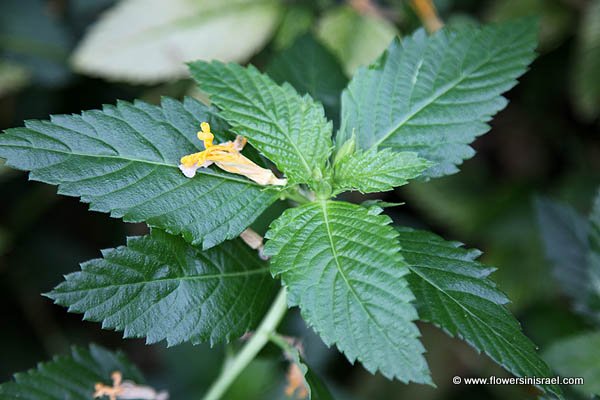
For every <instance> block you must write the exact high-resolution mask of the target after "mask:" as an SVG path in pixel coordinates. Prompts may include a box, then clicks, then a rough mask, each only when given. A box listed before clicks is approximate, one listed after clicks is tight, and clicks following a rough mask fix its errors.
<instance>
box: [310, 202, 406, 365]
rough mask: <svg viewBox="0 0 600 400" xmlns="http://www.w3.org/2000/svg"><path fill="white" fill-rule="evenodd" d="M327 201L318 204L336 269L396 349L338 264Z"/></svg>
mask: <svg viewBox="0 0 600 400" xmlns="http://www.w3.org/2000/svg"><path fill="white" fill-rule="evenodd" d="M327 203H328V202H327V200H322V201H320V206H321V211H322V212H323V219H324V221H323V222H324V223H325V227H326V230H327V237H328V239H329V244H330V246H331V254H332V255H333V259H334V261H335V265H336V267H337V270H338V272H339V273H340V275H341V277H342V279H344V282H345V283H346V286H347V287H348V289H349V290H350V293H352V295H353V296H354V298H355V299H356V301H357V302H358V304H359V305H360V307H361V308H362V309H363V311H364V312H365V314H367V316H368V317H369V319H370V320H371V321H372V322H373V324H374V325H375V327H376V328H377V330H378V331H379V332H380V333H381V334H382V335H383V337H385V338H386V340H387V341H388V343H390V344H391V345H392V347H393V348H395V349H397V348H398V346H396V344H395V343H394V342H393V341H392V340H391V338H390V337H389V336H388V335H387V333H386V332H385V331H384V330H383V328H382V327H381V325H380V324H379V322H377V320H376V319H375V317H374V316H373V314H372V313H371V312H370V311H369V310H368V309H367V308H366V307H365V305H364V304H363V301H362V300H361V298H360V297H359V296H358V293H356V291H355V290H354V286H352V284H351V283H350V281H349V280H348V277H347V276H346V274H345V273H344V270H343V269H342V266H341V264H340V260H339V258H338V254H337V249H336V247H335V243H334V241H333V234H332V233H331V226H330V224H329V216H328V213H327ZM400 354H402V355H404V353H403V352H400ZM405 360H407V361H409V362H410V360H408V359H407V358H406V357H405Z"/></svg>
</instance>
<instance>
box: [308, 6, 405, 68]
mask: <svg viewBox="0 0 600 400" xmlns="http://www.w3.org/2000/svg"><path fill="white" fill-rule="evenodd" d="M396 33H397V32H396V28H395V27H394V25H393V24H391V23H390V22H388V21H387V20H386V19H384V18H381V17H378V16H375V15H371V14H367V13H365V14H361V13H358V12H357V11H356V10H354V9H353V8H352V7H349V6H341V7H337V8H334V9H332V10H330V11H328V12H327V13H325V14H324V15H323V18H322V19H321V20H320V21H319V24H318V26H317V34H318V37H319V39H321V40H322V41H323V43H325V45H327V47H329V49H331V51H332V52H333V53H334V54H335V55H336V56H337V57H338V58H339V60H340V61H341V62H342V64H343V65H344V70H345V71H346V73H347V74H348V75H349V76H350V75H352V74H354V72H355V71H356V69H357V68H358V67H360V66H361V65H369V64H371V63H372V62H373V61H375V59H376V58H377V57H378V56H379V54H381V52H382V51H384V50H385V48H386V47H387V45H388V43H390V40H392V39H393V38H394V36H396Z"/></svg>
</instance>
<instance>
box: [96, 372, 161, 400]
mask: <svg viewBox="0 0 600 400" xmlns="http://www.w3.org/2000/svg"><path fill="white" fill-rule="evenodd" d="M111 378H112V381H113V385H112V386H108V385H105V384H103V383H96V385H95V386H94V389H95V391H94V398H95V399H97V398H100V397H104V396H107V397H108V398H109V399H110V400H119V399H122V400H125V399H138V400H168V399H169V394H168V393H167V392H157V391H156V390H154V389H153V388H151V387H150V386H141V385H137V384H135V383H134V382H131V381H123V375H122V374H121V372H119V371H115V372H113V373H112V374H111Z"/></svg>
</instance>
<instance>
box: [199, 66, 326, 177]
mask: <svg viewBox="0 0 600 400" xmlns="http://www.w3.org/2000/svg"><path fill="white" fill-rule="evenodd" d="M190 70H191V73H192V77H193V78H194V79H195V80H196V81H197V82H198V84H199V85H200V89H201V90H202V91H204V92H206V93H207V94H208V95H209V96H210V100H211V102H212V104H214V105H216V106H217V107H219V108H220V109H221V110H222V111H221V113H220V114H219V115H220V116H221V117H223V118H224V119H225V120H226V121H227V122H229V123H230V124H231V125H232V128H233V131H234V132H236V133H238V134H240V135H243V136H245V137H247V138H248V141H249V142H250V143H251V144H252V145H253V146H254V147H255V148H257V149H258V150H259V151H260V152H262V153H263V154H264V155H265V156H266V157H267V158H269V159H270V160H271V161H273V162H274V163H275V165H276V166H277V168H279V170H280V171H282V172H284V173H285V174H286V175H287V177H288V178H289V180H290V181H291V182H293V183H314V182H319V181H320V180H321V179H322V176H323V171H324V170H325V165H326V163H327V160H328V158H329V155H330V154H331V148H332V144H331V132H332V125H331V122H328V121H327V120H326V118H325V114H324V111H323V106H322V105H321V104H320V103H318V102H316V101H314V100H313V99H312V98H311V97H310V96H308V95H305V96H300V95H299V94H298V93H297V92H296V91H295V90H294V88H293V87H292V86H290V85H289V84H287V83H284V84H283V85H281V86H279V85H277V84H276V83H275V82H273V80H271V78H269V77H268V76H267V75H264V74H261V73H260V72H259V71H258V70H257V69H256V68H254V67H253V66H249V67H248V68H244V67H241V66H239V65H237V64H223V63H220V62H212V63H206V62H202V61H196V62H193V63H191V64H190Z"/></svg>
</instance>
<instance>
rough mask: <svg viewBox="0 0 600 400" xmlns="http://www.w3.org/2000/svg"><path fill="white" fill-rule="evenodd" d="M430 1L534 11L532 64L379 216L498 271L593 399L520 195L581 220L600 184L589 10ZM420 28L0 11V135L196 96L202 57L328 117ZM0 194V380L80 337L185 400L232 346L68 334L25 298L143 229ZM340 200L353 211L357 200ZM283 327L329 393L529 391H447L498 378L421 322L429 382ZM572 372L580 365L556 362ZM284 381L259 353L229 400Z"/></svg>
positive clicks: (136, 11) (50, 309) (141, 12)
mask: <svg viewBox="0 0 600 400" xmlns="http://www.w3.org/2000/svg"><path fill="white" fill-rule="evenodd" d="M435 4H436V6H437V9H438V11H439V13H440V16H441V18H442V19H443V20H444V21H445V22H446V23H447V24H449V25H457V24H473V23H478V22H489V21H500V20H506V19H511V18H515V17H519V16H524V15H538V16H539V17H540V20H541V32H540V46H539V58H538V59H537V60H536V61H535V62H534V63H533V65H532V67H531V71H530V72H529V73H528V74H527V75H525V77H524V78H522V79H521V83H520V85H518V86H517V87H516V88H515V89H513V90H512V91H511V92H509V93H508V98H509V99H510V104H509V106H508V107H507V108H506V109H505V110H504V111H502V112H501V113H500V114H499V115H498V116H497V117H496V118H495V119H494V120H493V122H492V131H491V132H490V133H489V134H488V135H486V136H484V137H481V138H480V139H478V140H477V141H476V142H475V145H474V147H475V148H476V150H477V155H476V156H475V157H474V158H473V159H471V160H469V161H467V162H466V163H465V164H464V165H463V166H462V168H461V172H460V173H459V174H456V175H453V176H449V177H445V178H442V179H436V180H433V181H431V182H416V183H412V184H410V185H409V186H407V187H405V188H401V189H398V190H396V191H395V192H389V193H386V194H384V196H383V199H384V200H385V201H390V202H406V204H405V205H403V206H401V207H395V208H391V209H388V212H389V213H390V214H391V215H392V217H393V218H394V220H395V221H396V222H398V223H399V224H405V225H411V226H416V227H426V228H429V229H431V230H433V231H435V232H436V233H438V234H441V235H442V236H444V237H445V238H446V239H452V240H459V241H462V242H464V243H466V245H467V246H468V247H477V248H480V249H481V250H483V251H484V256H483V261H484V262H486V263H488V264H491V265H494V266H496V267H497V268H498V271H497V272H496V273H495V274H494V280H495V281H496V282H497V283H498V285H499V286H500V288H501V289H503V290H504V291H505V292H506V293H507V294H508V295H509V297H510V298H511V299H512V300H513V303H512V304H511V309H512V311H513V312H514V313H515V314H516V315H517V317H518V318H519V319H520V321H522V323H523V326H524V330H525V332H526V333H527V334H528V335H529V336H530V337H531V338H532V339H533V340H534V341H535V342H536V343H537V344H538V345H539V346H540V348H541V350H543V351H547V350H548V349H549V350H548V351H547V353H546V354H547V357H548V360H549V362H551V364H552V365H553V366H554V367H555V368H556V369H557V370H559V371H560V372H561V373H562V374H565V375H568V374H569V373H570V372H571V371H573V375H578V373H576V372H577V371H576V369H575V370H573V369H571V370H569V369H568V368H567V369H566V370H565V369H564V367H565V366H567V367H568V365H569V362H568V361H565V360H564V358H562V359H561V357H560V353H561V351H562V353H564V352H565V350H564V349H563V350H560V349H559V350H557V347H556V346H557V345H556V343H559V342H560V341H563V342H566V343H565V344H564V346H567V347H566V348H567V349H571V350H567V352H569V351H571V353H572V352H573V351H574V350H573V349H577V350H579V352H580V353H583V354H588V355H589V354H594V352H595V354H596V355H597V357H598V358H596V360H591V361H590V360H588V362H590V363H592V364H593V365H595V366H596V367H597V368H596V372H595V373H596V374H597V375H596V376H597V379H596V380H595V384H596V387H595V388H593V387H591V388H590V389H589V390H590V391H592V392H593V391H594V390H595V391H596V393H598V390H600V389H598V385H597V384H598V382H600V376H598V374H600V372H599V371H598V369H600V368H598V366H600V355H598V350H597V349H598V336H597V335H598V334H597V333H596V334H594V333H593V331H594V325H593V323H592V322H591V321H590V319H589V318H586V317H585V316H581V314H580V313H577V312H574V311H572V310H573V307H571V305H572V302H571V301H570V300H569V296H566V295H563V291H561V290H559V287H560V285H561V282H560V277H559V279H555V275H552V273H551V269H552V268H551V266H550V263H549V262H548V261H547V258H546V256H545V254H544V248H543V246H542V236H541V233H540V228H539V225H538V221H537V219H536V210H535V206H534V199H535V198H536V196H539V195H542V196H546V197H549V198H553V199H556V200H560V201H563V202H565V203H568V204H570V205H571V206H572V207H573V209H574V210H577V211H575V212H579V213H580V214H582V215H586V214H587V213H588V212H589V210H590V207H591V200H592V198H593V195H594V192H595V190H596V188H597V187H598V185H599V184H600V174H599V172H600V140H599V139H600V136H599V134H600V132H599V126H598V117H599V114H600V1H598V0H485V1H481V0H438V1H435ZM420 25H421V23H420V21H419V19H418V18H417V16H416V15H415V13H414V12H413V9H412V8H411V6H410V4H409V2H408V1H401V0H387V1H385V0H380V1H367V0H349V1H346V2H343V1H334V0H306V1H293V0H289V1H286V0H169V1H163V0H122V1H120V2H115V1H114V0H96V1H87V0H48V1H44V0H2V1H1V2H0V128H1V129H5V128H8V127H12V126H18V125H21V124H22V121H23V120H25V119H32V118H46V117H47V116H48V115H49V114H58V113H76V112H79V111H80V110H82V109H90V108H98V107H100V106H101V105H102V104H103V103H114V102H115V100H116V99H126V100H131V99H134V98H142V99H144V100H146V101H148V102H152V103H156V102H158V101H159V99H160V97H161V96H165V95H166V96H173V97H178V98H180V97H183V96H185V95H192V96H200V97H202V93H199V92H198V91H197V90H196V89H194V87H193V85H192V83H191V81H190V80H189V79H187V78H186V70H185V67H184V66H183V62H185V61H188V60H192V59H213V58H218V59H221V60H224V61H234V62H240V63H245V62H252V63H253V64H255V65H256V66H257V67H259V68H260V69H262V70H265V71H267V72H268V73H269V74H270V75H271V76H272V77H273V78H274V79H275V80H276V81H278V82H284V81H287V82H290V83H291V84H292V85H294V86H295V87H296V88H297V89H298V90H299V91H300V92H303V93H305V92H306V93H310V94H311V95H313V96H314V97H316V98H318V99H319V100H321V101H322V102H323V104H324V105H325V108H326V112H327V114H328V116H329V117H330V118H331V119H332V120H334V123H335V124H339V117H338V115H339V108H340V102H339V95H340V92H341V90H342V89H343V88H344V86H345V85H346V83H347V81H348V79H349V78H350V77H351V75H352V73H353V72H354V71H355V70H356V68H357V67H358V66H360V65H367V64H369V63H371V62H373V61H374V60H375V59H376V57H377V56H378V55H379V54H380V52H381V51H382V50H383V49H385V47H386V46H387V44H388V43H389V41H390V40H391V39H392V38H393V37H394V35H396V34H400V35H402V34H409V33H410V32H412V31H413V30H414V29H417V28H419V27H420ZM0 190H1V191H2V192H1V193H2V195H1V197H0V201H1V202H2V203H1V204H2V207H1V208H0V215H1V217H0V318H1V321H2V324H1V326H2V329H1V330H0V338H1V339H2V340H0V381H5V380H8V379H9V378H10V376H11V374H12V373H14V372H16V371H20V370H25V369H28V368H31V367H33V366H34V365H35V363H36V362H37V361H40V360H45V359H48V358H50V357H51V355H53V354H55V353H64V352H66V351H67V349H68V346H69V345H70V344H80V345H87V344H88V343H90V342H96V343H99V344H102V345H104V346H107V347H109V348H121V349H123V350H124V351H125V352H126V353H127V354H128V355H129V356H130V358H131V359H132V360H133V361H134V362H136V363H137V364H138V365H139V366H140V367H141V369H142V370H143V371H144V373H145V374H146V376H147V377H148V378H149V381H150V382H151V383H152V384H153V385H154V386H156V387H159V388H167V389H168V390H169V391H170V392H171V394H172V398H173V399H185V398H197V397H198V396H199V395H200V394H201V393H203V392H204V391H205V390H206V388H207V385H208V384H209V383H210V382H211V381H212V380H213V379H214V378H215V377H216V375H217V373H218V371H219V369H220V368H221V366H222V365H223V362H224V360H225V359H226V357H227V354H229V353H230V352H231V351H232V348H235V347H236V346H237V345H238V344H236V343H234V344H232V345H230V346H224V347H217V348H214V349H210V348H208V346H196V347H193V348H192V346H188V345H182V346H177V347H174V348H170V349H167V348H166V347H165V346H164V345H153V346H150V347H146V346H145V345H144V343H143V341H141V340H125V341H123V340H121V335H120V334H119V333H114V332H108V331H103V330H101V329H100V326H99V325H98V324H92V323H88V322H81V320H80V317H79V316H78V315H70V314H68V313H67V312H66V310H64V309H63V308H60V307H56V306H53V305H52V304H51V302H50V301H49V300H47V299H46V298H43V297H41V296H40V293H43V292H46V291H48V290H50V289H51V288H52V287H53V286H54V285H55V284H57V283H58V282H59V281H60V280H61V275H62V274H65V273H67V272H71V271H74V270H76V269H77V265H78V263H79V262H83V261H85V260H87V259H90V258H95V257H98V256H99V249H101V248H107V247H114V246H118V245H121V244H123V243H124V241H125V239H124V237H125V236H126V235H129V236H132V235H139V234H143V233H144V232H145V231H146V228H145V227H144V226H142V225H133V224H124V223H122V222H120V221H118V220H114V219H111V218H109V217H108V216H107V215H104V214H98V213H89V212H87V207H86V206H85V205H83V204H81V203H79V201H78V200H77V199H73V198H67V197H59V196H57V195H56V190H55V188H53V187H50V186H47V185H43V184H40V183H34V182H28V181H27V176H26V174H24V173H20V172H16V171H13V170H9V169H7V168H4V167H2V166H1V165H0ZM347 197H348V199H349V200H351V201H356V202H360V201H363V200H364V196H360V195H358V194H352V195H349V196H347ZM284 207H285V205H283V204H277V205H275V206H273V207H272V209H271V210H269V211H268V212H267V213H266V214H265V216H263V218H262V219H261V220H259V221H257V222H256V224H255V228H256V229H257V230H258V231H264V230H265V229H266V226H267V225H268V222H269V221H270V219H271V218H273V216H274V215H276V214H277V213H279V212H280V211H281V209H282V208H284ZM285 325H286V328H285V329H284V332H288V333H290V334H291V335H295V336H297V337H299V338H300V339H301V340H302V343H303V346H304V348H305V352H306V358H307V360H308V362H309V363H310V364H311V365H312V366H313V367H314V368H315V369H316V370H317V371H318V373H319V374H320V375H321V376H322V377H323V378H324V379H325V381H326V382H327V384H328V385H329V387H330V388H331V389H332V391H333V392H334V393H335V394H336V398H340V399H370V400H371V399H413V398H419V399H458V398H461V399H481V398H486V399H517V398H535V397H536V395H537V393H536V391H535V390H534V389H532V388H528V387H517V386H512V387H509V386H506V387H504V386H454V385H452V384H451V377H452V376H454V375H460V376H488V375H497V376H503V375H505V374H506V373H505V372H503V371H502V370H501V369H500V368H499V367H497V366H494V364H493V363H492V362H490V361H489V360H488V359H487V358H485V357H484V356H480V355H477V354H476V353H475V352H474V351H473V350H472V349H470V348H469V347H468V346H467V345H465V344H464V343H462V342H460V341H458V340H454V339H450V338H448V337H447V336H446V335H445V334H443V333H442V332H441V331H439V330H437V329H436V328H434V327H432V326H428V325H425V324H423V325H421V329H422V332H423V340H424V342H425V344H426V347H427V348H428V349H429V352H428V355H427V358H428V361H429V363H430V366H431V369H432V372H433V377H434V381H435V382H436V383H437V385H438V387H437V389H434V388H430V387H425V386H419V385H403V384H401V383H398V382H389V381H387V380H385V379H384V378H383V377H382V376H378V375H377V376H372V375H370V374H369V373H367V372H365V371H364V370H363V369H362V368H361V367H360V366H351V365H350V364H348V363H347V361H345V359H344V358H343V356H341V355H339V354H338V353H337V352H336V351H332V350H329V349H327V348H326V347H325V346H324V345H323V344H322V343H321V341H320V339H319V338H318V337H317V336H316V335H315V334H314V333H312V331H311V330H309V329H307V327H306V326H305V325H304V323H303V322H302V320H301V319H300V318H299V316H298V315H297V312H296V311H292V312H291V313H290V314H289V316H288V317H287V319H286V322H285ZM596 329H597V328H596ZM586 332H591V333H586ZM575 335H579V336H575ZM586 335H587V336H586ZM582 337H584V339H581V338H582ZM586 337H587V339H589V340H586V339H585V338H586ZM573 338H574V339H573ZM584 342H585V343H584ZM569 346H570V347H569ZM589 346H592V347H589ZM556 360H558V361H556ZM594 363H595V364H594ZM571 365H574V366H575V367H577V366H580V365H581V363H578V362H577V360H575V362H573V361H572V360H571ZM285 368H286V364H285V360H284V358H283V356H282V355H281V353H280V352H278V351H277V349H276V348H274V347H269V348H267V350H266V351H265V352H264V354H263V356H262V357H260V358H259V359H258V360H257V361H255V362H254V363H253V364H252V365H251V368H249V369H248V370H247V371H246V372H245V373H244V375H243V376H242V377H241V378H240V379H239V380H238V381H237V382H236V384H235V385H234V387H233V388H232V389H231V391H230V392H229V393H228V397H227V398H228V399H246V400H248V399H279V398H285V396H284V395H283V388H284V386H285V377H284V375H285ZM590 383H592V382H590ZM579 389H581V388H579ZM583 392H584V393H585V392H586V391H583ZM580 393H582V392H581V390H580V391H579V393H578V392H573V393H570V396H573V398H577V396H580ZM587 393H588V394H589V393H590V392H589V391H588V392H587Z"/></svg>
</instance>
